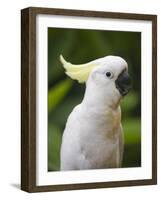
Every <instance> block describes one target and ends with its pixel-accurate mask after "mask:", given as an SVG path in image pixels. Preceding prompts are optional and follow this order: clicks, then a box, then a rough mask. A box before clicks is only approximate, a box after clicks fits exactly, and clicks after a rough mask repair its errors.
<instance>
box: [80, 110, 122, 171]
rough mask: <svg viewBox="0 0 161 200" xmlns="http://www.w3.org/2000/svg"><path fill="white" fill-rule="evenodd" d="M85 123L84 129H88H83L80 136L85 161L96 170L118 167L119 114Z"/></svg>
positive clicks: (110, 114) (111, 114)
mask: <svg viewBox="0 0 161 200" xmlns="http://www.w3.org/2000/svg"><path fill="white" fill-rule="evenodd" d="M84 123H85V124H84V125H85V126H83V127H86V128H85V129H84V128H83V129H84V130H82V134H81V135H80V152H81V155H83V157H84V160H86V161H87V162H89V165H90V164H91V165H92V166H95V168H100V167H116V165H117V155H118V151H119V127H120V116H119V114H118V113H109V115H108V117H107V116H106V117H105V116H102V117H98V118H97V119H96V118H94V119H92V118H90V120H86V121H85V122H84ZM88 124H90V125H91V124H92V126H88ZM106 165H107V166H106Z"/></svg>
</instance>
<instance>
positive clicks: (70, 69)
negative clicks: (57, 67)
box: [60, 55, 95, 83]
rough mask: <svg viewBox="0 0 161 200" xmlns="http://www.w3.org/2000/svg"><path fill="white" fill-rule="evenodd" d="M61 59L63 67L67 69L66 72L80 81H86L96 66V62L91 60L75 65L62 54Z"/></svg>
mask: <svg viewBox="0 0 161 200" xmlns="http://www.w3.org/2000/svg"><path fill="white" fill-rule="evenodd" d="M60 61H61V63H62V64H63V67H64V68H65V70H66V72H65V73H66V74H67V75H68V76H69V77H70V78H71V79H74V80H77V81H78V82H79V83H83V82H86V81H87V79H88V77H89V74H90V72H91V71H92V69H93V68H94V67H95V65H94V63H92V62H89V63H86V64H81V65H73V64H71V63H69V62H67V61H66V60H65V59H64V58H63V56H62V55H60Z"/></svg>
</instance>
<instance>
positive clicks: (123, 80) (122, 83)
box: [115, 71, 131, 96]
mask: <svg viewBox="0 0 161 200" xmlns="http://www.w3.org/2000/svg"><path fill="white" fill-rule="evenodd" d="M115 84H116V88H117V89H118V90H119V92H120V94H121V95H122V96H125V95H127V93H128V92H129V91H130V89H131V78H130V76H129V74H128V72H127V71H123V72H122V73H121V74H120V75H119V76H118V78H117V79H116V81H115Z"/></svg>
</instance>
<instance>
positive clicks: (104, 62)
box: [60, 55, 130, 170]
mask: <svg viewBox="0 0 161 200" xmlns="http://www.w3.org/2000/svg"><path fill="white" fill-rule="evenodd" d="M60 61H61V63H62V64H63V67H64V68H65V70H66V74H67V75H68V76H69V77H70V78H72V79H74V80H77V81H78V82H79V83H84V82H85V83H86V90H85V95H84V98H83V100H82V102H81V103H80V104H79V105H77V106H76V107H75V108H74V109H73V111H72V112H71V114H70V115H69V117H68V120H67V123H66V127H65V130H64V133H63V138H62V144H61V170H82V169H100V168H102V169H103V168H117V167H121V163H122V158H123V146H124V140H123V130H122V126H121V109H120V100H121V99H122V97H123V96H125V95H126V94H127V93H128V91H129V89H130V77H129V75H128V65H127V63H126V61H125V60H124V59H123V58H121V57H118V56H106V57H103V58H99V59H96V60H94V61H91V62H89V63H86V64H81V65H73V64H71V63H69V62H67V61H65V59H64V58H63V56H62V55H61V56H60ZM78 92H79V91H78ZM73 95H74V94H73Z"/></svg>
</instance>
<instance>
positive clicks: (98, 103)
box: [82, 84, 121, 114]
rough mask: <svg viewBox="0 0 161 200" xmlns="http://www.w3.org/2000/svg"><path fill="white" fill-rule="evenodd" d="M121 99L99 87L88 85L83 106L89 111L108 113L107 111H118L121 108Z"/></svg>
mask: <svg viewBox="0 0 161 200" xmlns="http://www.w3.org/2000/svg"><path fill="white" fill-rule="evenodd" d="M120 100H121V98H120V97H119V96H117V95H113V94H112V92H111V91H108V89H107V90H103V89H102V88H101V87H99V86H97V85H92V84H91V85H89V84H88V85H86V91H85V95H84V99H83V101H82V105H83V106H84V107H86V108H88V110H91V111H92V110H93V111H97V113H102V114H103V113H106V111H109V110H113V111H117V110H118V109H119V107H120Z"/></svg>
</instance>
